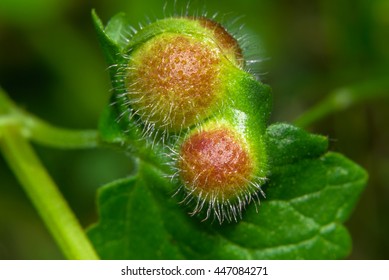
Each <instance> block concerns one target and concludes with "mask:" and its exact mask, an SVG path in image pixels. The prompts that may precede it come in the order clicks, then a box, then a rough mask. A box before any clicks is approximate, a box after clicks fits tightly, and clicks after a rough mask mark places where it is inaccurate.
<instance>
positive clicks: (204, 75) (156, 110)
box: [127, 34, 221, 130]
mask: <svg viewBox="0 0 389 280" xmlns="http://www.w3.org/2000/svg"><path fill="white" fill-rule="evenodd" d="M146 44H147V45H146V46H143V47H142V48H143V49H142V51H139V52H138V53H137V54H135V58H134V59H133V60H132V61H131V62H130V64H129V73H128V76H127V90H128V93H129V95H130V96H129V98H130V99H132V100H135V101H134V102H133V107H134V109H135V110H140V113H141V114H143V115H144V116H145V117H146V118H147V120H148V121H151V122H155V123H157V124H158V125H161V126H166V127H167V128H168V129H171V130H179V129H181V128H182V127H188V126H191V125H193V124H194V123H196V122H197V121H198V119H199V118H204V117H207V112H208V111H209V110H210V109H211V107H212V105H213V104H215V102H216V100H217V95H218V92H219V91H220V90H219V87H220V84H221V82H220V81H219V72H220V67H221V65H220V63H221V61H220V56H221V55H220V53H219V51H218V50H217V48H214V47H211V46H210V45H209V43H208V44H207V43H203V42H200V41H198V40H196V39H194V38H192V37H190V36H186V35H178V34H174V35H172V34H170V35H163V36H159V37H156V38H154V39H152V40H151V41H149V42H147V43H146Z"/></svg>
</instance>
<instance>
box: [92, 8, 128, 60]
mask: <svg viewBox="0 0 389 280" xmlns="http://www.w3.org/2000/svg"><path fill="white" fill-rule="evenodd" d="M92 20H93V24H94V26H95V30H96V33H97V39H98V40H99V43H100V46H101V48H102V50H103V53H104V56H105V59H106V60H107V63H108V65H114V64H117V63H120V62H122V61H123V58H122V56H121V52H122V50H123V49H124V48H125V47H126V41H125V40H124V38H125V37H124V36H123V35H125V34H126V32H129V30H128V28H129V24H128V22H127V20H126V17H125V15H124V14H123V13H119V14H117V15H116V16H114V17H112V18H111V20H110V21H109V22H108V24H107V25H106V27H104V25H103V23H102V21H101V19H100V18H99V16H98V15H97V13H96V11H95V10H93V11H92Z"/></svg>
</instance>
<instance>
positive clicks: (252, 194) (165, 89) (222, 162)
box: [118, 17, 269, 223]
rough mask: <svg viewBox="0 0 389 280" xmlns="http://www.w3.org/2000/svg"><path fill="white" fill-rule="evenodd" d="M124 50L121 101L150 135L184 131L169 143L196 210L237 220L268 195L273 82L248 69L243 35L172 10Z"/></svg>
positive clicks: (189, 201)
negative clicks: (267, 128) (264, 82)
mask: <svg viewBox="0 0 389 280" xmlns="http://www.w3.org/2000/svg"><path fill="white" fill-rule="evenodd" d="M124 57H125V58H126V59H127V62H126V64H125V65H124V66H121V71H120V75H121V77H123V86H124V89H125V91H124V93H123V92H122V93H121V94H120V95H118V96H119V102H118V103H121V104H125V105H126V106H128V110H129V112H130V115H131V116H136V120H137V121H136V123H137V124H139V125H140V127H143V130H144V131H147V132H148V133H144V135H145V137H149V138H154V139H155V138H156V137H155V135H161V137H162V138H169V139H177V138H178V139H180V140H179V141H178V143H179V144H177V141H166V140H168V139H165V140H163V141H161V143H162V144H161V145H169V147H167V148H169V149H171V150H173V154H174V155H175V156H174V157H173V158H174V163H173V166H174V168H175V169H176V171H177V172H176V173H175V174H176V175H177V176H173V177H174V178H177V180H178V181H179V183H178V184H179V185H180V190H182V191H183V192H184V200H183V201H184V202H186V204H187V205H190V206H192V211H191V213H192V214H200V215H202V216H204V217H205V219H207V218H208V217H214V218H216V219H217V220H218V221H219V222H220V223H222V222H223V221H232V220H235V221H237V220H238V218H240V217H242V211H243V209H244V208H245V207H246V206H247V205H248V204H249V203H251V202H253V201H254V202H259V196H260V195H262V196H264V193H263V191H262V190H261V185H263V183H264V181H265V180H266V174H267V168H266V166H267V164H266V161H267V155H266V147H265V145H264V141H263V133H264V127H265V126H266V121H267V116H268V113H269V112H268V108H269V106H268V102H269V98H268V97H269V90H268V87H266V86H264V85H262V84H261V83H260V82H258V81H256V79H255V78H254V77H253V76H251V75H250V74H249V73H247V72H245V71H244V70H243V66H244V60H243V54H242V50H241V48H240V46H239V44H238V42H237V40H235V39H234V37H233V36H231V35H230V34H229V33H228V32H227V31H226V30H225V29H224V28H223V27H222V26H221V25H220V24H218V23H216V22H214V21H212V20H208V19H205V18H203V17H200V18H188V17H186V18H183V17H180V18H168V19H164V20H160V21H157V22H155V23H152V24H150V25H148V26H146V27H144V28H143V29H142V30H140V31H139V32H137V33H136V34H135V35H133V36H132V37H131V38H130V39H129V43H128V47H127V49H126V53H125V54H124ZM118 72H119V71H118ZM123 73H124V74H123ZM263 97H264V98H263ZM150 127H152V128H153V129H152V130H150V129H149V128H150ZM149 131H151V132H149Z"/></svg>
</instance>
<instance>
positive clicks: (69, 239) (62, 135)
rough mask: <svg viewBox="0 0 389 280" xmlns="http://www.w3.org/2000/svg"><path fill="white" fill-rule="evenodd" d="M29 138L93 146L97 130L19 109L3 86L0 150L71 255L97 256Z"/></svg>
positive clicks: (62, 144) (64, 145) (0, 94)
mask: <svg viewBox="0 0 389 280" xmlns="http://www.w3.org/2000/svg"><path fill="white" fill-rule="evenodd" d="M27 138H31V139H32V140H35V141H37V142H39V143H42V144H45V145H49V146H54V147H59V148H90V147H95V146H97V144H98V136H97V132H96V131H91V130H87V131H73V130H67V129H60V128H56V127H54V126H51V125H49V124H47V123H46V122H44V121H41V120H39V119H38V118H36V117H34V116H32V115H30V114H28V113H26V112H23V111H22V110H20V109H19V108H18V107H17V106H16V105H15V104H14V103H13V102H12V100H11V99H10V98H8V96H7V95H6V93H5V92H4V91H3V90H2V89H1V88H0V150H1V151H2V152H3V154H4V157H5V159H6V161H7V162H8V164H9V166H10V167H11V169H12V170H13V172H14V173H15V175H16V177H17V178H18V180H19V181H20V183H21V185H22V186H23V188H24V190H25V192H26V193H27V195H28V196H29V197H30V199H31V201H32V203H33V204H34V206H35V208H36V209H37V211H38V213H39V214H40V216H41V217H42V219H43V221H44V222H45V224H46V226H47V227H48V229H49V231H50V232H51V233H52V235H53V237H54V239H55V240H56V242H57V243H58V245H59V247H60V248H61V250H62V252H63V253H64V255H65V257H66V258H68V259H91V260H92V259H98V256H97V254H96V252H95V250H94V248H93V246H92V244H91V243H90V241H89V239H88V238H87V236H86V235H85V232H84V230H83V229H82V227H81V225H80V224H79V222H78V221H77V218H76V217H75V215H74V214H73V212H72V210H71V209H70V207H69V206H68V204H67V203H66V200H65V199H64V198H63V196H62V195H61V193H60V192H59V190H58V187H57V186H56V185H55V183H54V182H53V180H52V179H51V177H50V176H49V174H48V173H47V171H46V169H45V168H44V166H43V165H42V163H41V162H40V160H39V158H38V157H37V155H36V154H35V152H34V150H33V149H32V147H31V145H30V143H29V142H28V140H27Z"/></svg>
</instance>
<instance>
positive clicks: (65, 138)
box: [0, 88, 99, 149]
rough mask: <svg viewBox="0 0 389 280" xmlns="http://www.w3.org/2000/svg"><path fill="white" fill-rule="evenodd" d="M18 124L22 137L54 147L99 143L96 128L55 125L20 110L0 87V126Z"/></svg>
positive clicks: (93, 146)
mask: <svg viewBox="0 0 389 280" xmlns="http://www.w3.org/2000/svg"><path fill="white" fill-rule="evenodd" d="M10 124H19V126H20V129H21V133H22V134H23V136H24V137H26V138H29V139H31V140H32V141H35V142H37V143H39V144H42V145H45V146H50V147H54V148H64V149H79V148H95V147H97V146H98V145H99V137H98V132H97V130H74V129H64V128H58V127H55V126H53V125H51V124H49V123H47V122H45V121H43V120H41V119H39V118H37V117H35V116H33V115H31V114H29V113H27V112H24V111H22V110H20V109H19V108H18V107H17V106H16V105H15V104H14V103H13V102H12V100H11V99H9V98H8V96H7V95H6V94H5V92H4V91H3V90H2V89H1V88H0V128H1V127H2V126H7V125H10Z"/></svg>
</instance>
